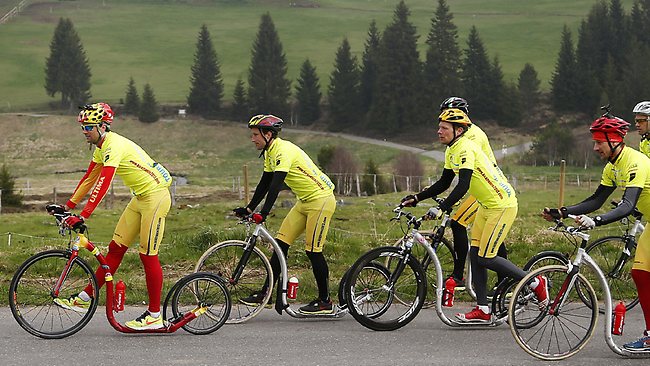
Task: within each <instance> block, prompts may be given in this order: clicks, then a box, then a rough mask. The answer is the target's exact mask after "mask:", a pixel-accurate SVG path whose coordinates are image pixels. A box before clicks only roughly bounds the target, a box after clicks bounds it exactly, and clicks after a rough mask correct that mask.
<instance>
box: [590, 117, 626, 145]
mask: <svg viewBox="0 0 650 366" xmlns="http://www.w3.org/2000/svg"><path fill="white" fill-rule="evenodd" d="M629 128H630V124H629V123H628V122H626V121H625V120H623V119H621V118H618V117H613V116H611V117H610V116H602V117H600V118H598V119H597V120H595V121H594V122H593V123H592V124H591V127H589V131H591V136H592V139H593V140H594V141H610V142H622V141H623V137H625V135H626V134H627V130H628V129H629Z"/></svg>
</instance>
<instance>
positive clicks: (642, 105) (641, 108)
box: [632, 101, 650, 116]
mask: <svg viewBox="0 0 650 366" xmlns="http://www.w3.org/2000/svg"><path fill="white" fill-rule="evenodd" d="M632 113H634V114H645V115H648V116H650V102H649V101H643V102H639V103H638V104H637V105H635V106H634V109H633V110H632Z"/></svg>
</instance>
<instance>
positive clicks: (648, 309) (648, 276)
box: [632, 269, 650, 330]
mask: <svg viewBox="0 0 650 366" xmlns="http://www.w3.org/2000/svg"><path fill="white" fill-rule="evenodd" d="M632 278H633V279H634V283H635V284H636V290H637V292H638V293H639V303H640V304H641V309H642V310H643V317H644V318H645V329H646V330H650V272H647V271H643V270H640V269H633V270H632Z"/></svg>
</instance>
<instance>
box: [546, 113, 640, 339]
mask: <svg viewBox="0 0 650 366" xmlns="http://www.w3.org/2000/svg"><path fill="white" fill-rule="evenodd" d="M629 128H630V124H629V123H628V122H626V121H624V120H623V119H621V118H618V117H614V116H612V115H611V114H609V113H606V114H605V115H603V116H602V117H599V118H598V119H596V120H595V121H594V122H593V123H592V124H591V127H590V128H589V131H591V135H592V139H593V140H594V151H595V152H596V153H597V154H598V155H599V156H600V157H601V159H602V160H604V161H607V164H606V165H605V168H604V169H603V174H602V179H601V181H600V185H598V188H596V191H595V192H594V193H593V194H592V195H591V196H589V197H588V198H586V199H585V200H584V201H582V202H580V203H578V204H576V205H573V206H568V207H561V208H560V209H559V210H558V209H549V208H548V207H547V208H544V211H543V212H542V216H543V217H544V218H545V219H547V220H549V221H552V220H553V219H554V218H559V217H567V216H568V215H569V214H572V215H578V217H577V218H576V222H577V223H578V224H580V225H581V226H583V227H586V228H594V227H596V226H601V225H606V224H609V223H612V222H616V221H618V220H620V219H622V218H624V217H626V216H628V215H630V214H631V213H632V211H633V210H634V207H637V208H638V210H639V211H641V213H643V214H644V215H645V216H646V217H648V215H650V158H648V157H647V156H645V155H644V154H643V153H641V152H639V151H637V150H634V149H632V148H630V147H627V146H625V143H624V142H623V138H624V137H625V135H626V134H627V132H628V130H629ZM616 187H620V188H621V189H623V199H622V200H621V202H620V203H619V204H618V206H617V207H616V208H614V209H613V210H611V211H609V212H606V213H604V214H600V215H597V216H595V217H589V216H587V215H586V214H588V213H591V212H594V211H596V210H598V209H599V208H600V207H601V206H602V205H603V204H604V203H605V202H606V200H607V198H608V197H609V196H610V195H611V194H612V193H613V192H614V190H616ZM632 278H633V279H634V283H635V284H636V287H637V291H638V294H639V303H640V304H641V308H642V309H643V314H644V317H645V324H646V331H645V332H644V335H643V336H642V337H641V338H640V339H639V340H637V341H635V342H630V343H627V344H625V345H624V347H625V348H626V349H629V350H650V336H649V334H648V333H649V332H650V230H645V231H643V233H642V234H641V237H639V244H638V247H637V249H636V254H635V257H634V264H633V266H632Z"/></svg>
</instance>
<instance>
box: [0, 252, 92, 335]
mask: <svg viewBox="0 0 650 366" xmlns="http://www.w3.org/2000/svg"><path fill="white" fill-rule="evenodd" d="M71 254H72V252H70V251H66V250H58V249H54V250H48V251H45V252H41V253H38V254H35V255H33V256H32V257H30V258H28V259H27V260H26V261H25V262H24V263H23V264H22V265H21V266H20V267H19V268H18V270H17V271H16V273H15V274H14V276H13V278H12V279H11V284H10V285H9V307H10V309H11V314H12V315H13V316H14V319H16V321H17V322H18V324H19V325H20V326H21V327H22V328H23V329H25V330H26V331H27V332H29V333H30V334H33V335H35V336H37V337H40V338H46V339H58V338H65V337H68V336H71V335H73V334H75V333H76V332H78V331H79V330H81V329H82V328H83V327H84V326H86V324H88V322H89V321H90V319H91V318H92V317H93V314H94V313H95V311H96V310H97V303H98V300H97V299H98V297H99V296H98V292H97V279H96V278H95V273H94V271H93V270H92V269H91V268H90V266H89V265H88V264H87V263H86V262H85V261H84V260H83V259H81V258H79V257H77V258H75V259H74V261H73V262H72V265H71V266H70V271H69V273H68V275H67V277H66V279H65V281H64V282H63V284H62V285H61V287H60V291H59V296H58V297H60V298H68V297H71V296H74V295H77V294H78V293H80V292H81V291H82V290H83V289H84V288H85V287H86V285H88V284H92V288H93V289H94V291H93V292H94V293H93V294H91V296H92V299H91V301H90V305H89V307H88V310H87V311H86V312H77V311H75V310H70V309H65V308H62V307H60V306H59V305H56V304H55V303H54V297H53V295H52V289H53V288H54V286H55V285H56V282H57V281H58V279H59V276H60V275H61V273H62V271H63V270H64V268H65V266H66V263H67V262H68V260H69V259H70V256H71Z"/></svg>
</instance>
